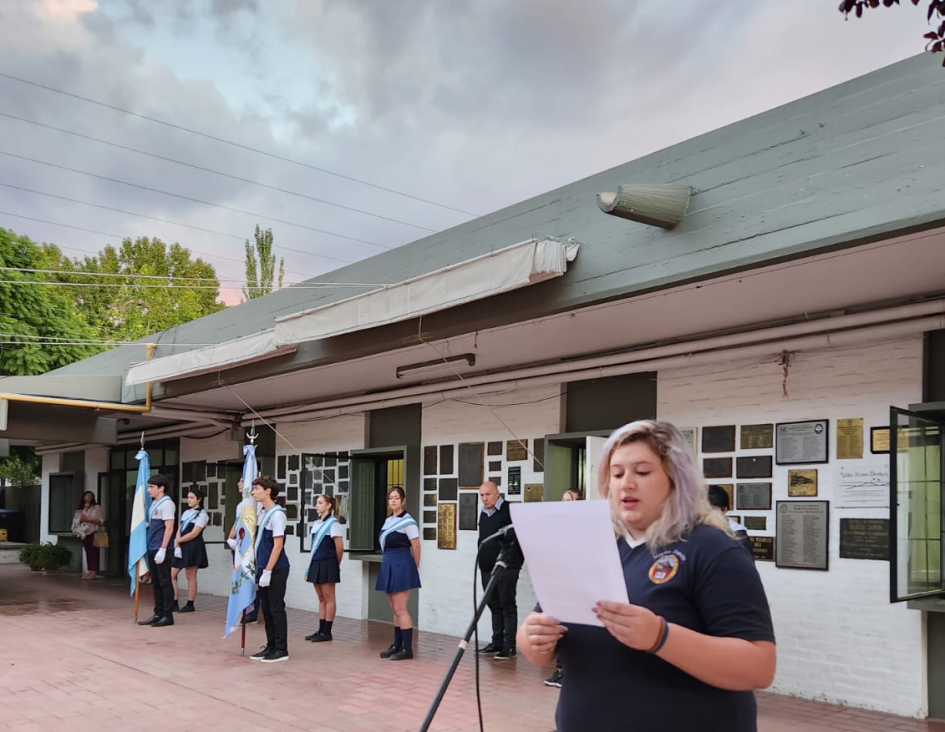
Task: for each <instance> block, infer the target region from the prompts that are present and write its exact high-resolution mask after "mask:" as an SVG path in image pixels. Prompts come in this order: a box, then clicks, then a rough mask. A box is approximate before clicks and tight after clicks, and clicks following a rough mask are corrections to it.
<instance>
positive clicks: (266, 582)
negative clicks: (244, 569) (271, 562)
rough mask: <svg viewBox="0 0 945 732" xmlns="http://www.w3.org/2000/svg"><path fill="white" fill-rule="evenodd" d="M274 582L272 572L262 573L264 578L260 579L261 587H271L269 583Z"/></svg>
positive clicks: (265, 571)
mask: <svg viewBox="0 0 945 732" xmlns="http://www.w3.org/2000/svg"><path fill="white" fill-rule="evenodd" d="M270 582H272V572H271V571H270V570H268V569H264V570H263V571H262V576H261V577H260V578H259V586H260V587H269V583H270Z"/></svg>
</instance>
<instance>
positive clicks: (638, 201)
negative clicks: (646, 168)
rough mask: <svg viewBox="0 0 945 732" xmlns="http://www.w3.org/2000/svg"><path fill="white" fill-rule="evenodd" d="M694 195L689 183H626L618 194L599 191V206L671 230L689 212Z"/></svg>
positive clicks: (616, 214) (610, 211)
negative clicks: (687, 184) (683, 184)
mask: <svg viewBox="0 0 945 732" xmlns="http://www.w3.org/2000/svg"><path fill="white" fill-rule="evenodd" d="M691 197H692V188H691V187H690V186H680V185H674V184H668V183H667V184H655V185H647V184H643V183H626V184H624V185H621V186H618V187H617V192H616V193H614V192H611V191H608V192H605V193H598V194H597V205H598V206H600V210H601V211H603V212H604V213H606V214H610V215H611V216H620V217H621V218H624V219H630V220H631V221H637V222H639V223H641V224H646V225H648V226H659V227H662V228H663V229H672V228H673V227H674V226H676V224H678V223H679V222H680V221H681V220H682V217H683V216H685V215H686V210H687V209H688V208H689V199H690V198H691Z"/></svg>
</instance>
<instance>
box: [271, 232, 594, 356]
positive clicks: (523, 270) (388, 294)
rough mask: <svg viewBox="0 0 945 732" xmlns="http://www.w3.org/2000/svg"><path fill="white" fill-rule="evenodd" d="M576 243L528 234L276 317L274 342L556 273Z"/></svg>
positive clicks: (394, 318)
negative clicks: (497, 247) (514, 241)
mask: <svg viewBox="0 0 945 732" xmlns="http://www.w3.org/2000/svg"><path fill="white" fill-rule="evenodd" d="M577 249H578V245H577V244H565V243H562V242H558V241H553V240H550V239H544V240H541V241H539V240H538V239H529V240H528V241H525V242H521V243H520V244H513V245H512V246H510V247H506V248H505V249H500V250H498V251H495V252H490V253H489V254H483V255H482V256H479V257H475V258H473V259H469V260H466V261H465V262H458V263H457V264H453V265H450V266H449V267H443V268H442V269H438V270H436V271H434V272H429V273H427V274H424V275H420V276H419V277H414V278H412V279H409V280H404V281H403V282H398V283H396V284H392V285H386V286H384V287H382V288H380V289H378V290H372V291H371V292H366V293H364V294H362V295H355V296H354V297H349V298H347V299H345V300H341V301H339V302H334V303H330V304H328V305H322V306H320V307H317V308H312V309H310V310H303V311H302V312H299V313H293V314H292V315H286V316H283V317H281V318H277V319H276V342H277V343H280V344H285V343H299V342H301V341H311V340H317V339H319V338H329V337H331V336H337V335H341V334H343V333H351V332H353V331H358V330H365V329H367V328H375V327H377V326H381V325H388V324H390V323H396V322H399V321H402V320H409V319H410V318H416V317H419V316H421V315H426V314H428V313H434V312H437V311H439V310H446V309H447V308H452V307H456V306H457V305H463V304H465V303H468V302H473V301H475V300H481V299H483V298H486V297H491V296H493V295H498V294H500V293H503V292H509V291H511V290H517V289H519V288H521V287H527V286H528V285H534V284H536V283H538V282H544V281H545V280H549V279H552V278H554V277H560V276H561V275H563V274H564V273H565V272H566V271H567V269H568V262H570V261H573V260H574V258H575V257H576V256H577Z"/></svg>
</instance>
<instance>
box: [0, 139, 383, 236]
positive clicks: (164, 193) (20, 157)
mask: <svg viewBox="0 0 945 732" xmlns="http://www.w3.org/2000/svg"><path fill="white" fill-rule="evenodd" d="M0 155H6V156H7V157H10V158H16V159H17V160H25V161H26V162H28V163H37V164H38V165H45V166H47V167H50V168H56V169H57V170H65V171H68V172H69V173H77V174H79V175H87V176H89V177H90V178H97V179H99V180H105V181H108V182H109V183H118V184H119V185H123V186H128V187H130V188H137V189H139V190H142V191H149V192H151V193H160V194H161V195H162V196H170V197H171V198H179V199H181V200H183V201H191V202H192V203H199V204H201V205H203V206H211V207H213V208H219V209H223V210H224V211H232V212H233V213H238V214H243V215H244V216H252V217H253V218H258V219H266V220H267V221H275V222H276V223H278V224H285V225H286V226H294V227H296V228H298V229H308V230H309V231H314V232H317V233H319V234H327V235H328V236H337V237H338V238H339V239H347V240H348V241H356V242H359V243H361V244H370V245H371V246H372V247H379V248H381V249H392V248H393V247H390V246H387V245H386V244H378V243H377V242H374V241H369V240H368V239H359V238H358V237H356V236H348V235H347V234H339V233H338V232H336V231H328V230H327V229H319V228H317V227H315V226H308V225H307V224H297V223H295V222H294V221H286V220H285V219H277V218H275V217H273V216H266V215H265V214H261V213H254V212H253V211H245V210H243V209H241V208H234V207H233V206H224V205H223V204H222V203H213V202H212V201H204V200H203V199H200V198H194V197H192V196H185V195H183V194H182V193H173V192H171V191H162V190H161V189H160V188H151V187H150V186H145V185H141V184H140V183H132V182H130V181H127V180H121V179H120V178H112V177H110V176H107V175H99V174H98V173H91V172H89V171H87V170H79V169H78V168H70V167H69V166H67V165H60V164H59V163H50V162H48V161H46V160H39V159H38V158H30V157H27V156H26V155H17V154H16V153H11V152H7V151H6V150H0Z"/></svg>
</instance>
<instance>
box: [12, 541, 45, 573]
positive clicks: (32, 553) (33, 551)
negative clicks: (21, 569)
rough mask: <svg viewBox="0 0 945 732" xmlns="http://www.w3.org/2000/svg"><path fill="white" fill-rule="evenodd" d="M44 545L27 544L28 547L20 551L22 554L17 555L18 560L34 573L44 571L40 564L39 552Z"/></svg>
mask: <svg viewBox="0 0 945 732" xmlns="http://www.w3.org/2000/svg"><path fill="white" fill-rule="evenodd" d="M41 547H42V544H27V545H26V546H24V547H22V548H21V549H20V553H19V554H18V555H17V559H19V560H20V563H21V564H25V565H26V566H27V567H29V568H30V569H32V570H33V571H34V572H35V571H37V570H38V569H42V565H41V564H40V559H39V552H40V548H41Z"/></svg>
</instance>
